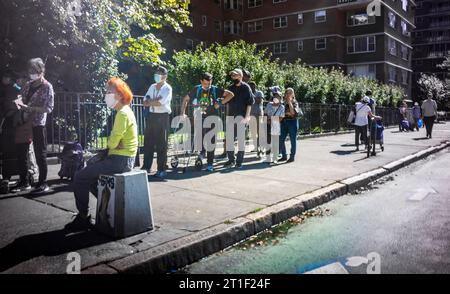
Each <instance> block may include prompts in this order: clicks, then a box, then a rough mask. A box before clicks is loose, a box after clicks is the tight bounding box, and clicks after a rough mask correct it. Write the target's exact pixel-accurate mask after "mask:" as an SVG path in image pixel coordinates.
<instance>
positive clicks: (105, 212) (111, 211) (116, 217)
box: [96, 171, 154, 238]
mask: <svg viewBox="0 0 450 294" xmlns="http://www.w3.org/2000/svg"><path fill="white" fill-rule="evenodd" d="M153 223H154V222H153V214H152V206H151V196H150V188H149V186H148V182H147V173H146V172H145V171H131V172H128V173H123V174H115V175H112V176H111V175H101V176H100V177H99V184H98V201H97V214H96V227H97V229H98V230H99V231H100V232H102V233H105V234H107V235H109V236H112V237H114V238H124V237H127V236H131V235H136V234H139V233H142V232H145V231H148V230H151V229H153Z"/></svg>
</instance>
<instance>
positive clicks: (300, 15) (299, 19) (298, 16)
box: [297, 13, 303, 24]
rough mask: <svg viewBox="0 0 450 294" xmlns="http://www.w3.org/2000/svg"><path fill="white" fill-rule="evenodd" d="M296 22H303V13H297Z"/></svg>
mask: <svg viewBox="0 0 450 294" xmlns="http://www.w3.org/2000/svg"><path fill="white" fill-rule="evenodd" d="M297 23H298V24H302V23H303V13H299V14H298V15H297Z"/></svg>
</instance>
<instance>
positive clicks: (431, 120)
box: [423, 116, 436, 137]
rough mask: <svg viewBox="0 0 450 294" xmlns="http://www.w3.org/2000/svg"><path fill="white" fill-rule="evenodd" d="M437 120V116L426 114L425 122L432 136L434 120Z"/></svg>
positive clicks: (428, 133) (428, 134) (429, 134)
mask: <svg viewBox="0 0 450 294" xmlns="http://www.w3.org/2000/svg"><path fill="white" fill-rule="evenodd" d="M435 120H436V116H424V117H423V123H424V124H425V128H426V130H427V136H430V137H431V133H432V132H433V125H434V121H435Z"/></svg>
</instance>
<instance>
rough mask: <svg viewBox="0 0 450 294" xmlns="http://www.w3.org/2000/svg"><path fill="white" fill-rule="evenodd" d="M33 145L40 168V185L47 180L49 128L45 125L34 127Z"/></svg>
mask: <svg viewBox="0 0 450 294" xmlns="http://www.w3.org/2000/svg"><path fill="white" fill-rule="evenodd" d="M33 146H34V155H35V156H36V163H37V165H38V168H39V182H38V185H40V184H44V183H45V182H46V181H47V172H48V168H47V130H46V128H45V127H44V126H37V127H33Z"/></svg>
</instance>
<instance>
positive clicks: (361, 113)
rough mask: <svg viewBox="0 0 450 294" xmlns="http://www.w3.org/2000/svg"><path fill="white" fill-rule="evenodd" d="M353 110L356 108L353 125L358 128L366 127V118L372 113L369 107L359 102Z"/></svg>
mask: <svg viewBox="0 0 450 294" xmlns="http://www.w3.org/2000/svg"><path fill="white" fill-rule="evenodd" d="M355 108H356V118H355V125H356V126H360V127H362V126H365V125H368V124H369V119H368V118H367V116H368V115H369V113H370V112H371V111H372V110H371V109H370V106H369V105H367V104H363V103H361V102H357V103H356V105H355Z"/></svg>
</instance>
